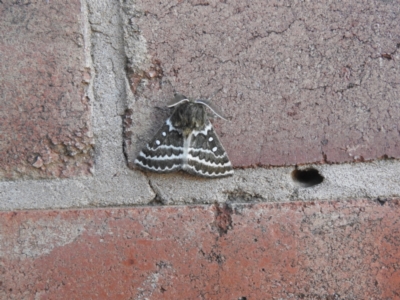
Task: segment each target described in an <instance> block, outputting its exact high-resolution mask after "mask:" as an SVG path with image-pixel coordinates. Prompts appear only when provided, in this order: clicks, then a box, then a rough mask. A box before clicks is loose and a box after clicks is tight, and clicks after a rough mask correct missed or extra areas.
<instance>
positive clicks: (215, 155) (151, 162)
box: [135, 95, 233, 178]
mask: <svg viewBox="0 0 400 300" xmlns="http://www.w3.org/2000/svg"><path fill="white" fill-rule="evenodd" d="M173 106H175V110H174V112H173V113H172V115H171V116H170V117H169V118H168V119H167V120H166V121H165V123H164V125H163V126H162V127H161V129H160V130H159V131H158V132H157V133H156V135H155V136H154V138H153V139H152V140H151V141H150V142H149V143H148V145H147V146H146V147H145V148H144V149H143V150H142V151H141V152H140V153H139V155H138V157H137V159H136V160H135V163H136V164H137V165H138V166H140V167H141V168H143V169H146V170H149V171H154V172H159V173H167V172H173V171H178V170H184V171H186V172H188V173H190V174H193V175H199V176H203V177H210V178H217V177H224V176H229V175H232V174H233V168H232V164H231V162H230V161H229V158H228V155H227V154H226V152H225V149H224V148H223V146H222V144H221V143H220V141H219V139H218V137H217V135H216V133H215V131H214V128H213V126H212V124H211V122H210V121H209V120H208V118H207V112H206V107H210V105H209V103H207V102H206V100H196V101H191V100H189V99H187V98H186V97H184V96H182V95H177V96H176V101H175V103H173V104H172V105H170V107H173ZM210 108H211V109H212V107H210Z"/></svg>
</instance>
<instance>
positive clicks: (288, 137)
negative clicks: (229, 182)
mask: <svg viewBox="0 0 400 300" xmlns="http://www.w3.org/2000/svg"><path fill="white" fill-rule="evenodd" d="M135 9H136V10H137V13H136V14H135V15H134V16H135V17H136V19H135V22H134V26H139V28H140V32H141V34H142V35H143V36H144V39H145V40H146V41H147V46H148V52H149V54H150V55H151V59H150V61H152V62H153V63H149V65H148V66H139V67H142V69H143V70H136V71H135V74H134V75H133V76H132V78H131V79H132V80H131V81H132V89H133V90H134V91H136V92H138V88H137V87H138V86H146V88H144V90H145V91H144V93H145V95H146V97H147V98H148V99H152V104H149V102H148V101H142V102H135V108H134V111H135V112H136V113H137V114H143V113H145V114H146V115H145V117H142V119H141V120H137V118H135V119H136V121H134V128H135V131H134V134H135V135H137V139H139V141H141V140H142V139H143V136H145V135H150V136H148V139H151V132H149V130H148V128H144V129H143V132H141V131H140V130H138V128H140V127H143V120H150V121H146V122H152V123H151V124H152V125H153V126H154V129H153V130H154V131H155V130H157V128H156V127H157V126H158V124H155V123H156V122H157V120H158V118H159V117H160V116H161V113H162V112H161V111H160V110H159V109H158V107H160V106H161V107H162V106H163V105H165V101H166V100H167V99H163V100H160V98H159V92H158V89H159V88H160V87H161V85H160V84H159V78H155V79H151V78H150V76H149V75H148V74H149V73H150V72H151V71H152V70H154V69H155V68H159V69H161V70H162V72H159V73H158V74H161V75H162V76H164V79H166V80H168V81H169V82H171V83H172V85H173V87H174V88H175V89H176V90H177V91H178V92H180V93H182V94H184V95H187V96H191V97H194V98H198V97H200V96H204V97H207V96H210V95H212V94H213V92H215V91H216V90H218V89H219V88H223V91H222V92H220V93H219V94H217V95H216V97H215V99H214V101H215V102H216V103H217V105H219V106H220V107H221V109H222V110H223V111H224V113H225V114H226V115H227V116H229V117H230V118H229V119H230V120H231V122H224V121H221V120H216V122H215V123H214V124H215V127H216V129H217V132H218V133H219V135H220V137H221V139H222V143H223V144H224V146H225V148H226V150H227V152H228V154H229V156H230V158H231V161H232V163H233V164H234V165H235V166H252V165H263V166H265V165H274V166H277V165H288V164H302V163H313V162H322V161H328V162H335V163H338V162H349V161H359V160H372V159H376V158H380V157H382V156H384V155H387V156H389V157H396V158H399V157H400V143H399V130H398V129H399V128H398V124H399V122H400V115H399V112H400V106H399V102H398V99H399V98H400V93H399V89H398V86H399V83H400V69H399V64H398V59H399V51H398V47H399V46H398V45H399V41H400V19H399V14H397V13H393V12H394V11H396V12H397V11H398V3H396V2H390V1H369V2H365V1H351V2H332V3H331V2H330V3H329V4H328V3H325V2H324V3H322V2H321V3H317V2H315V1H309V2H307V1H299V2H297V3H292V2H290V4H289V2H288V1H280V2H279V1H273V2H267V3H266V2H265V1H260V0H257V1H251V2H244V1H235V0H234V1H229V3H226V2H225V1H178V2H168V1H147V0H146V1H135ZM138 16H140V17H138ZM133 30H134V28H132V29H131V31H133ZM135 30H137V29H135ZM133 61H134V60H133ZM154 62H157V63H154ZM146 74H147V75H146ZM161 75H160V76H161ZM141 77H144V78H143V84H142V85H140V84H139V82H140V78H141ZM149 82H154V83H155V86H156V88H155V90H156V91H154V95H153V96H149V93H148V92H147V91H146V89H149V88H152V87H153V85H152V84H149ZM144 83H146V84H147V85H145V84H144ZM164 86H165V85H163V86H162V87H163V88H164ZM169 97H172V95H169ZM149 106H150V107H151V106H153V107H154V109H153V111H150V110H148V111H146V112H143V111H144V110H146V109H148V107H149ZM163 117H165V115H163ZM142 146H143V145H139V146H138V147H137V149H135V150H134V151H133V153H132V154H131V157H130V159H131V160H132V161H133V158H134V157H135V156H136V155H137V154H138V152H139V151H140V149H141V148H142Z"/></svg>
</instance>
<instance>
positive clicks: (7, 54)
mask: <svg viewBox="0 0 400 300" xmlns="http://www.w3.org/2000/svg"><path fill="white" fill-rule="evenodd" d="M80 14H81V4H80V1H79V0H73V1H67V2H65V1H39V0H37V1H2V2H1V3H0V29H1V30H0V90H1V93H0V179H1V178H19V177H31V178H42V177H71V176H74V175H79V174H88V173H89V169H90V167H91V165H92V155H91V149H92V133H91V129H90V119H89V117H90V114H89V112H90V110H89V103H88V98H87V97H86V94H85V89H86V86H87V83H88V82H89V80H90V75H89V74H90V72H89V71H88V70H85V60H84V47H83V46H84V39H83V35H82V20H81V15H80Z"/></svg>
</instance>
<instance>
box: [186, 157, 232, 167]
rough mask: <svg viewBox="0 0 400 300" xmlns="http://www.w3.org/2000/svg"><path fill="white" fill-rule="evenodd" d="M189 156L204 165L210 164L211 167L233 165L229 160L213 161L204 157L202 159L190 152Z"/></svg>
mask: <svg viewBox="0 0 400 300" xmlns="http://www.w3.org/2000/svg"><path fill="white" fill-rule="evenodd" d="M188 158H189V159H190V160H192V161H197V162H199V163H201V164H203V165H206V166H210V167H217V168H220V167H232V164H231V162H230V161H228V162H226V163H214V162H212V161H206V160H204V159H201V158H198V157H194V156H192V155H190V154H189V155H188Z"/></svg>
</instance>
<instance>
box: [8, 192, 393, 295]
mask: <svg viewBox="0 0 400 300" xmlns="http://www.w3.org/2000/svg"><path fill="white" fill-rule="evenodd" d="M385 200H386V199H379V201H378V200H376V201H374V200H358V201H340V202H320V203H301V202H296V203H286V204H256V205H235V206H233V207H231V208H230V207H215V206H192V207H190V206H189V207H188V206H186V207H143V208H121V209H98V210H79V211H77V210H70V211H21V212H3V213H0V238H1V241H2V243H1V244H0V257H1V260H0V274H1V276H0V298H2V299H229V300H236V299H385V300H389V299H391V300H395V299H399V297H400V271H399V262H400V231H399V215H400V201H399V200H387V201H385Z"/></svg>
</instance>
